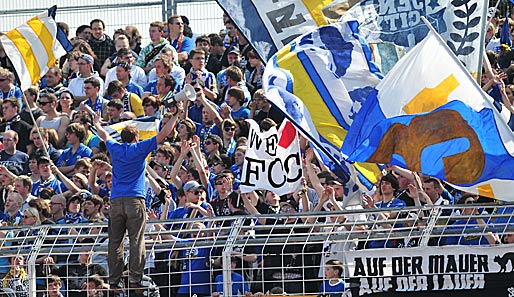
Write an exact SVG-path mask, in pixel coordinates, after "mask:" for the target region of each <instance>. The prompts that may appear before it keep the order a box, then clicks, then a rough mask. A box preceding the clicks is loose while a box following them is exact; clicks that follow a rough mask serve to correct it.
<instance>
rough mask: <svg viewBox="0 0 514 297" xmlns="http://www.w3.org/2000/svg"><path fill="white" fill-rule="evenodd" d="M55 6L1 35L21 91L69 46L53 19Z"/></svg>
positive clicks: (36, 79)
mask: <svg viewBox="0 0 514 297" xmlns="http://www.w3.org/2000/svg"><path fill="white" fill-rule="evenodd" d="M56 10H57V6H53V7H52V8H50V9H48V11H46V12H44V13H42V14H40V15H38V16H35V17H33V18H31V19H30V20H28V21H27V22H26V23H24V24H22V25H20V26H18V27H16V28H15V29H13V30H11V31H9V32H7V34H5V35H4V36H2V38H1V41H2V45H3V47H4V50H5V53H6V54H7V56H8V57H9V59H10V60H11V62H12V64H13V65H14V69H15V70H16V73H17V75H18V77H19V79H20V88H21V89H22V90H23V91H24V90H26V89H28V88H29V87H30V86H31V85H33V84H36V83H37V82H38V81H39V79H40V78H41V77H42V76H44V75H45V74H46V72H47V71H48V69H49V68H50V67H52V66H53V65H55V62H56V61H57V59H59V58H60V57H61V56H63V55H65V54H66V53H67V52H68V51H70V50H71V49H72V45H71V43H70V41H69V40H68V38H66V35H65V34H64V32H63V31H62V30H61V28H59V26H57V23H56V22H55V11H56Z"/></svg>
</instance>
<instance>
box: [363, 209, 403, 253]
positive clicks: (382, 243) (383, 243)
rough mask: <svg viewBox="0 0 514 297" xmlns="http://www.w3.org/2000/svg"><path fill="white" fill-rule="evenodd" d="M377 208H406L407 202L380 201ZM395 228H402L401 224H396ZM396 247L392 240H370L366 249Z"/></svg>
mask: <svg viewBox="0 0 514 297" xmlns="http://www.w3.org/2000/svg"><path fill="white" fill-rule="evenodd" d="M375 205H376V207H377V208H396V207H405V206H407V204H406V203H405V201H403V200H401V199H393V200H391V201H389V202H387V203H385V202H383V201H380V202H377V203H375ZM395 227H397V228H398V227H402V226H401V225H399V224H396V225H395ZM394 245H395V243H394V241H392V240H370V241H368V244H367V245H366V247H367V248H368V249H377V248H393V247H394Z"/></svg>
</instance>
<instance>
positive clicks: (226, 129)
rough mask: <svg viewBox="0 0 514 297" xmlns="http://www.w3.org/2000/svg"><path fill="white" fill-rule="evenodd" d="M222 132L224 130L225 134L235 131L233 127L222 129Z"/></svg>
mask: <svg viewBox="0 0 514 297" xmlns="http://www.w3.org/2000/svg"><path fill="white" fill-rule="evenodd" d="M223 130H225V132H232V131H235V130H236V128H235V127H225V129H223Z"/></svg>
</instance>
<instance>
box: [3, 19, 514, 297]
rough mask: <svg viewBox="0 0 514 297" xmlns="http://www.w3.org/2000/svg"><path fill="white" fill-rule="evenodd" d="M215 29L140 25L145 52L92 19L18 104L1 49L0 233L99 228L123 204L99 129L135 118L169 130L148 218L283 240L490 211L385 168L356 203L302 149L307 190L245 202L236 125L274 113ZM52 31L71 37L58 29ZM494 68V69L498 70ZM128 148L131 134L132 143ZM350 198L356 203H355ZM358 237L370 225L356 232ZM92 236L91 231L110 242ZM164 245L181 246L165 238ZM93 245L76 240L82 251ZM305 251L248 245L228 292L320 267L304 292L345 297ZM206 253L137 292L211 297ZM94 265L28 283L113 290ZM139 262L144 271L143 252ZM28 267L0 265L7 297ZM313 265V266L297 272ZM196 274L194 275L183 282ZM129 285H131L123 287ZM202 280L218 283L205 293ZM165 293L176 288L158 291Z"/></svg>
mask: <svg viewBox="0 0 514 297" xmlns="http://www.w3.org/2000/svg"><path fill="white" fill-rule="evenodd" d="M224 21H225V27H226V30H223V31H222V32H220V34H210V35H208V36H196V38H195V39H193V38H192V37H193V34H192V33H193V32H192V30H191V28H190V27H189V23H188V19H187V18H186V17H183V16H172V17H170V18H169V19H168V21H167V22H160V21H155V22H152V23H151V24H149V26H148V28H147V29H148V34H149V36H150V40H151V41H150V43H149V44H141V34H140V32H139V30H138V28H136V27H134V26H127V27H126V28H124V29H118V30H116V31H115V32H114V34H113V36H112V37H111V36H109V35H107V33H106V32H105V23H104V22H103V21H102V20H98V19H95V20H92V21H91V22H90V24H88V25H82V26H79V27H78V28H77V30H76V32H75V34H76V35H75V36H70V40H71V41H72V43H73V46H74V49H73V50H72V51H71V52H70V53H68V54H67V55H66V56H64V57H62V58H61V59H60V61H58V63H57V64H56V65H55V66H53V67H52V68H50V70H49V71H48V73H47V74H46V76H45V77H44V78H42V79H41V81H40V83H39V84H38V85H34V86H32V87H30V88H29V89H28V90H26V91H25V92H24V95H25V96H24V97H25V98H26V101H25V100H24V99H22V91H21V90H20V89H19V88H18V87H17V86H16V79H15V76H14V74H13V71H14V69H13V68H12V64H11V63H10V61H9V59H8V58H7V57H6V56H5V53H4V52H3V50H1V49H0V62H1V66H2V68H0V89H1V90H2V92H0V94H1V96H2V98H0V99H2V102H1V104H2V110H1V111H2V112H1V116H2V123H1V124H0V132H1V133H2V136H3V137H2V144H1V145H2V147H1V151H0V219H1V221H2V224H3V226H28V227H30V226H37V225H40V224H62V225H65V224H77V223H91V222H106V221H109V219H110V208H111V205H112V204H113V200H116V199H125V198H124V197H121V198H114V199H112V200H111V191H112V189H113V186H116V184H114V185H113V171H115V170H116V169H113V166H116V163H113V162H111V160H112V159H111V157H112V156H111V154H110V152H111V151H110V150H109V149H108V147H109V144H106V142H105V141H104V137H102V135H101V133H100V132H99V131H100V130H102V129H103V128H102V127H104V128H105V129H106V130H107V127H109V125H113V124H116V123H120V122H123V121H127V120H131V119H141V120H142V121H145V120H148V119H150V120H155V119H158V120H159V121H160V129H163V127H165V126H166V125H168V126H172V127H173V129H172V132H171V133H168V134H167V135H164V136H163V137H162V139H163V141H160V142H159V143H158V145H156V149H155V150H153V152H152V153H151V158H150V162H149V163H148V165H147V170H146V175H145V180H144V183H145V190H144V196H138V198H141V199H143V200H144V204H145V207H146V218H147V219H149V220H156V221H158V220H174V221H176V222H180V221H181V219H184V218H194V217H198V218H201V217H221V216H232V215H244V214H252V215H257V214H285V215H286V216H285V219H284V221H282V219H259V220H258V221H257V222H252V224H261V225H277V224H279V225H280V224H294V226H295V228H293V230H288V231H287V232H288V234H289V233H290V232H293V233H302V232H306V231H305V230H304V229H305V228H306V227H301V226H302V224H301V223H313V222H315V221H316V217H303V216H302V217H301V218H300V217H298V218H297V217H295V213H308V212H319V211H327V212H330V211H341V210H359V209H364V208H377V209H386V208H396V207H405V206H421V205H453V204H463V205H465V204H473V203H477V202H493V200H490V199H487V198H483V197H479V196H477V195H472V194H468V193H461V192H459V191H456V190H455V189H452V188H451V187H449V186H448V185H446V184H444V182H442V181H440V180H438V179H436V178H432V177H429V176H423V175H421V174H417V173H413V172H410V171H408V170H405V169H402V168H398V167H395V166H388V167H386V168H385V169H384V171H383V174H382V175H381V176H379V178H378V182H377V185H376V191H374V192H373V193H370V195H367V194H364V195H362V193H361V192H360V191H357V192H355V191H351V189H350V186H349V182H348V181H347V180H343V179H341V178H339V177H337V176H336V175H335V174H334V173H333V172H331V171H330V170H328V169H327V168H326V167H325V166H324V165H323V164H322V162H321V160H318V159H317V157H316V154H315V153H314V152H313V150H312V148H310V147H309V144H308V142H307V141H306V140H305V139H303V138H302V139H301V150H302V152H303V169H304V179H303V183H302V186H301V187H300V188H299V189H297V190H296V191H294V192H293V193H290V194H287V195H283V196H278V195H277V194H275V193H274V192H273V191H270V190H262V189H256V190H255V191H253V192H251V193H245V194H241V193H240V192H239V183H240V181H241V173H242V166H243V161H244V157H245V151H246V148H247V147H246V144H247V141H248V139H247V137H248V132H249V127H248V124H247V123H246V122H245V120H246V119H254V120H255V121H256V122H257V123H259V126H260V128H261V129H262V130H263V131H266V130H269V129H270V128H271V127H273V126H279V125H280V124H281V123H282V121H283V120H284V116H283V115H282V114H281V113H280V112H279V110H278V109H277V108H276V107H274V106H273V105H272V104H271V103H270V102H268V101H267V99H266V94H265V93H264V91H263V90H262V75H263V72H264V65H263V63H262V61H260V60H259V58H258V56H257V55H256V53H255V52H254V51H253V50H252V48H251V46H250V45H249V43H248V41H247V40H246V39H245V38H244V37H243V36H242V35H241V34H240V33H239V31H238V30H237V29H236V27H235V26H234V24H233V23H232V22H231V20H229V19H228V18H227V17H226V16H225V18H224ZM59 25H60V26H61V27H62V28H63V29H64V30H65V31H67V25H66V24H64V23H60V24H59ZM492 28H493V29H494V26H493V27H492ZM145 29H146V28H145ZM66 33H68V34H69V33H70V32H66ZM500 55H501V54H500ZM492 62H494V60H492ZM493 65H494V66H497V63H493ZM509 65H510V64H509ZM500 75H501V74H498V75H497V76H494V77H493V78H491V79H490V81H487V77H486V78H485V80H484V89H487V88H488V87H491V86H493V85H494V86H496V85H499V84H501V82H500V81H499V80H501V79H503V78H505V76H503V77H500ZM186 84H190V85H191V86H192V87H193V88H194V92H195V97H196V98H195V100H185V101H176V100H174V94H176V93H178V92H180V91H182V90H183V88H184V86H185V85H186ZM511 89H512V85H508V86H506V87H504V88H501V92H502V93H501V94H502V95H504V97H505V98H508V99H510V101H509V100H507V101H508V102H511V101H512V98H511V97H512V96H511V95H512V94H510V93H512V90H511ZM509 90H511V91H510V93H509ZM504 93H506V94H504ZM505 105H506V106H510V105H507V104H505ZM36 126H37V127H39V129H37V127H36ZM125 129H126V128H125ZM125 129H124V130H122V132H121V139H122V141H123V142H129V143H131V142H133V141H134V139H130V140H128V141H125V139H126V136H124V131H126V130H125ZM136 131H137V130H136ZM162 131H165V130H161V132H162ZM125 135H126V134H125ZM136 135H137V134H136ZM124 137H125V138H124ZM138 140H139V137H138V136H136V137H135V142H138ZM118 153H119V152H118ZM122 157H123V155H122ZM349 193H354V194H355V195H357V197H351V196H350V195H349ZM492 209H494V207H492ZM445 211H446V212H445V213H444V215H447V216H455V217H454V218H453V220H451V222H452V224H453V225H452V226H451V227H454V228H465V227H462V226H465V224H468V225H469V224H470V221H469V220H468V219H467V218H466V219H465V220H459V219H458V216H459V215H471V214H480V213H479V211H480V212H481V213H483V212H485V211H486V210H483V209H479V208H462V209H461V211H457V212H451V211H448V210H445ZM493 211H494V210H493ZM398 215H399V212H394V211H393V212H387V211H384V212H382V213H381V215H380V216H379V217H373V218H372V217H369V216H366V215H358V216H351V215H348V216H346V215H340V216H335V217H330V220H334V222H347V221H356V222H358V221H362V222H367V221H370V220H376V219H386V220H389V221H390V220H392V219H394V218H395V217H396V216H398ZM402 215H403V213H402ZM413 215H415V216H416V217H423V215H425V214H424V212H423V211H416V212H415V213H413ZM300 221H302V222H300ZM420 222H421V220H420ZM492 223H493V222H490V221H487V220H486V221H484V220H482V219H477V221H476V225H477V226H487V225H488V224H492ZM179 225H180V224H179V223H177V224H171V225H169V224H153V225H152V228H155V230H160V229H162V230H164V229H170V228H171V229H173V228H180V227H178V226H179ZM192 227H193V228H196V229H203V228H206V224H202V223H195V224H194V225H193V226H192ZM362 228H366V227H365V224H363V225H362ZM93 229H95V228H93ZM96 229H98V230H91V232H98V233H101V232H106V230H102V229H101V228H96ZM28 230H31V229H30V228H29V229H28ZM28 232H30V231H28ZM60 232H61V233H62V232H69V233H70V234H79V232H80V231H77V229H76V228H67V229H60ZM277 232H280V231H277ZM28 235H29V234H27V233H26V232H25V233H24V232H18V233H17V232H13V231H10V232H6V231H2V230H1V229H0V236H2V237H3V238H8V237H14V238H15V237H19V238H23V237H26V236H28ZM197 236H198V237H206V238H207V237H209V236H212V234H208V233H207V232H203V233H200V234H198V235H197ZM163 237H164V235H163ZM109 239H111V238H109ZM166 239H167V240H175V241H187V240H189V239H188V238H176V237H173V236H171V235H170V237H168V238H166ZM20 240H21V239H20ZM89 240H90V239H89V238H88V239H84V243H88V241H89ZM131 240H132V239H131ZM196 240H197V239H196ZM502 243H514V238H513V236H512V234H493V233H488V234H487V235H486V236H483V237H473V238H467V237H465V236H460V235H458V236H457V235H456V236H449V237H444V238H443V237H441V238H439V239H436V240H433V242H431V243H430V244H432V245H446V244H460V245H492V244H502ZM14 244H16V243H14ZM418 244H419V243H418V242H417V240H416V239H415V238H414V239H412V240H410V239H409V240H375V241H367V242H366V243H362V242H356V243H355V244H353V245H352V246H345V247H344V248H346V249H365V248H368V249H371V248H383V247H388V248H400V247H411V246H416V245H418ZM309 248H311V249H312V250H310V251H309V254H313V253H319V254H320V255H321V254H322V251H321V247H319V246H315V247H309ZM333 248H337V247H333ZM303 249H305V246H303V245H295V244H291V245H288V246H287V247H286V248H285V249H283V247H280V248H277V247H276V246H264V247H263V248H262V249H261V250H255V249H253V248H247V249H244V250H241V251H238V252H234V257H233V258H232V264H233V265H232V269H233V273H232V280H233V282H234V287H233V290H236V291H239V292H240V293H241V294H243V295H244V294H246V295H251V294H255V295H256V296H257V295H262V293H258V292H270V291H271V292H274V290H275V291H276V290H279V289H278V288H277V287H280V286H281V284H282V281H283V280H284V279H287V280H288V281H289V282H286V286H285V287H281V288H280V289H282V290H284V291H286V292H288V293H300V292H302V291H299V290H302V289H303V288H302V287H301V286H298V285H297V284H295V283H294V280H303V279H319V277H318V275H319V272H318V270H319V267H320V263H326V264H327V265H325V266H324V267H325V277H326V279H327V280H329V283H325V282H321V281H320V282H318V283H316V282H313V283H312V284H313V285H310V286H309V287H308V288H307V289H306V292H309V293H315V292H320V291H321V294H329V293H330V292H331V291H330V290H336V291H334V292H342V291H344V282H342V280H341V278H342V277H343V275H344V272H343V268H342V263H341V262H338V261H337V260H329V261H324V258H323V257H321V256H319V257H297V258H295V257H294V256H292V255H296V254H299V255H303V254H304V252H305V251H304V250H303ZM317 249H319V250H317ZM189 252H190V251H189ZM324 252H326V250H325V251H324ZM184 253H188V251H184ZM172 254H173V253H170V252H169V251H168V252H161V253H160V254H157V255H156V257H159V258H160V259H161V260H163V259H164V260H165V261H168V262H170V263H171V262H173V256H172ZM214 254H216V252H214V251H212V250H211V249H209V248H199V249H198V250H196V254H195V255H194V256H191V255H188V256H184V257H182V258H183V260H182V263H179V264H178V265H175V266H173V265H171V264H170V265H164V266H165V267H155V265H154V266H153V267H151V268H148V267H145V271H144V272H145V275H143V276H142V277H140V278H139V279H137V280H136V282H137V285H140V286H141V287H145V288H148V287H152V286H153V287H154V288H156V286H158V287H160V288H161V292H160V294H161V295H165V296H168V295H171V296H191V295H192V294H196V295H197V296H220V294H219V293H220V292H222V291H221V290H222V286H220V285H219V284H220V283H221V282H222V274H220V273H218V274H217V275H211V274H210V273H209V269H208V267H207V266H206V265H207V263H208V262H207V261H206V259H207V258H210V257H211V256H213V255H214ZM257 255H268V256H262V257H261V256H259V257H258V256H257ZM96 256H97V255H94V254H93V255H91V254H88V253H85V254H81V255H80V257H79V258H78V259H76V261H72V262H70V261H66V259H60V258H59V256H53V255H46V256H41V257H40V258H38V260H37V264H38V265H40V266H41V267H42V268H41V269H39V270H38V280H45V281H46V283H45V281H43V282H38V288H39V289H40V290H41V295H45V296H60V295H59V294H61V292H60V290H61V287H62V284H61V279H66V278H68V277H69V276H71V275H73V276H74V277H75V278H74V279H73V280H74V281H73V282H65V285H66V291H63V292H66V293H65V294H67V295H69V296H73V295H76V296H82V295H84V296H85V294H86V293H87V294H89V295H90V296H100V295H99V294H100V293H99V292H104V291H103V290H101V288H106V287H108V286H109V285H110V286H117V285H119V284H118V280H114V281H113V280H112V279H111V278H109V276H108V275H109V267H111V265H107V260H106V259H99V258H101V257H97V258H95V257H96ZM141 256H142V257H143V259H142V260H143V262H144V257H145V256H144V254H143V255H141ZM218 256H220V254H219V252H218ZM24 261H25V259H24V258H23V257H21V256H16V257H12V258H0V262H1V263H0V279H2V280H3V281H2V287H3V288H10V289H12V290H13V291H14V292H16V293H17V294H18V295H17V296H28V289H27V286H28V284H27V274H26V272H25V268H24ZM320 261H323V262H320ZM147 262H148V261H147ZM255 263H259V265H260V267H265V268H268V269H266V270H265V272H264V273H263V274H262V275H257V274H256V275H253V274H249V273H247V272H248V271H249V270H250V269H244V270H243V269H242V268H243V267H245V268H248V267H254V265H256V264H255ZM316 266H317V269H314V268H310V269H304V268H302V267H316ZM283 267H288V269H287V270H284V269H282V268H283ZM149 269H157V270H160V271H159V272H170V273H171V271H172V270H173V272H174V274H173V275H174V277H173V278H171V279H170V278H168V277H156V278H155V279H153V280H152V279H150V278H149V277H148V276H147V275H148V274H150V271H149ZM194 271H198V273H196V274H194V277H190V275H191V272H194ZM205 271H206V272H205ZM181 272H182V273H181ZM111 273H112V272H111ZM164 275H165V274H164ZM321 275H323V271H322V272H321ZM77 276H81V277H82V278H80V277H77ZM111 277H112V275H111ZM259 278H260V279H262V280H265V286H264V287H258V286H252V285H251V284H252V283H257V282H254V281H255V280H257V279H259ZM125 282H127V281H125ZM130 282H131V284H132V280H130ZM210 283H214V284H216V285H214V286H209V285H208V284H210ZM202 284H203V285H202ZM248 284H250V285H248ZM320 284H322V286H321V288H320ZM170 285H177V286H176V287H175V289H173V290H170V291H168V288H169V286H170ZM134 289H135V288H134ZM177 289H178V290H177ZM43 292H44V293H43ZM105 292H110V291H105ZM157 292H158V289H154V290H153V291H151V292H150V291H147V292H146V294H147V295H152V294H153V296H156V295H155V294H158V293H157ZM117 293H118V292H117ZM234 294H235V293H234Z"/></svg>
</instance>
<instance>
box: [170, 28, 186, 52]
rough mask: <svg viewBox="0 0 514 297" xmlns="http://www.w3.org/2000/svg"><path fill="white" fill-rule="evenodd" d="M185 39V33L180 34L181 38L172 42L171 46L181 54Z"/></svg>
mask: <svg viewBox="0 0 514 297" xmlns="http://www.w3.org/2000/svg"><path fill="white" fill-rule="evenodd" d="M183 39H184V33H180V36H179V37H178V38H177V39H175V40H173V41H172V42H171V45H172V46H173V47H174V48H175V49H176V50H177V53H180V50H181V49H182V40H183Z"/></svg>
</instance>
